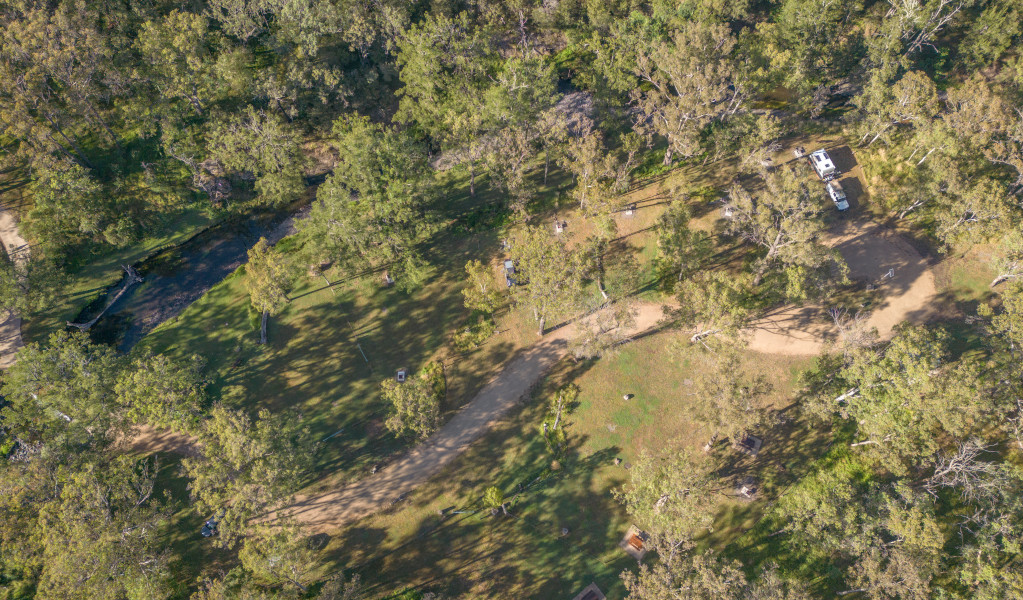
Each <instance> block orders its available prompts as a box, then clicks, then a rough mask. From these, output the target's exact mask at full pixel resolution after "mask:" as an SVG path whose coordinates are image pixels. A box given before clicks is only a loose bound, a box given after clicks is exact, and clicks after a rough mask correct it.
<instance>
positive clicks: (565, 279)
mask: <svg viewBox="0 0 1023 600" xmlns="http://www.w3.org/2000/svg"><path fill="white" fill-rule="evenodd" d="M511 255H512V260H513V261H514V262H515V269H516V272H517V273H518V274H519V277H518V279H517V280H516V285H515V286H514V287H513V288H512V293H513V296H514V298H515V300H516V302H518V303H519V304H522V305H525V306H526V307H528V308H529V309H531V310H532V312H533V319H534V320H535V321H536V322H537V334H538V335H541V336H542V335H543V334H544V330H545V327H546V325H547V319H548V318H550V317H552V316H554V315H557V314H563V313H565V312H568V311H570V310H571V308H572V305H573V304H574V302H575V300H576V298H577V297H578V295H579V293H580V291H581V286H582V275H583V273H582V268H581V266H580V264H579V257H578V256H576V255H573V253H572V252H570V251H569V250H568V249H567V248H565V246H564V245H563V244H562V243H561V242H559V241H558V240H556V239H554V238H553V237H552V236H551V233H550V231H549V230H548V229H547V228H546V227H529V228H527V229H526V230H525V231H523V232H522V233H520V234H519V235H517V236H516V237H515V238H514V240H513V241H512V249H511Z"/></svg>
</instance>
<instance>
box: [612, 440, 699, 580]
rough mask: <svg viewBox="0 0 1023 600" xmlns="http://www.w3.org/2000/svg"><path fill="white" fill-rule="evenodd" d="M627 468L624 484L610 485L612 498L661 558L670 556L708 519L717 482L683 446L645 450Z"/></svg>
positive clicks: (688, 543)
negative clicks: (647, 535) (638, 525)
mask: <svg viewBox="0 0 1023 600" xmlns="http://www.w3.org/2000/svg"><path fill="white" fill-rule="evenodd" d="M629 473H630V476H631V478H630V482H629V484H627V485H626V486H624V487H623V488H622V489H620V490H615V491H614V492H613V493H614V495H615V498H617V499H618V501H619V502H621V503H622V504H624V505H625V509H626V510H627V511H628V512H629V514H630V515H631V516H632V517H633V518H635V519H636V520H637V521H638V522H640V523H641V524H643V526H644V527H645V528H646V530H647V531H648V532H650V533H651V534H652V536H653V543H654V545H655V547H656V548H657V551H658V554H660V556H661V559H662V560H665V561H671V560H674V558H675V557H676V556H677V555H678V554H679V553H680V552H683V551H686V550H689V549H690V548H691V547H692V546H693V537H694V536H695V535H696V534H697V532H698V531H699V529H701V528H702V527H706V526H707V525H710V523H711V520H712V515H713V511H712V508H711V507H712V505H713V504H714V500H713V498H711V494H712V493H713V492H714V491H716V490H717V488H718V485H717V483H716V482H715V481H714V479H713V477H712V476H711V473H710V471H709V469H708V465H707V464H706V463H705V462H704V461H702V460H699V459H697V458H694V457H693V456H692V454H691V453H690V452H689V451H688V450H687V449H682V450H675V451H672V452H662V453H661V454H657V455H652V454H647V453H644V454H643V455H642V456H641V457H640V459H639V460H638V461H636V463H635V464H633V465H632V469H630V471H629Z"/></svg>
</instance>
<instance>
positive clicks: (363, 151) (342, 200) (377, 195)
mask: <svg viewBox="0 0 1023 600" xmlns="http://www.w3.org/2000/svg"><path fill="white" fill-rule="evenodd" d="M334 136H335V139H336V145H337V148H338V150H339V152H340V159H339V162H338V165H337V167H336V168H335V169H334V173H333V174H332V175H331V176H330V177H328V178H327V181H326V182H324V183H323V184H322V185H321V186H320V188H319V190H318V191H317V196H316V197H317V202H316V204H315V205H314V207H313V211H312V213H311V214H310V217H309V219H308V220H307V221H306V222H305V223H304V224H303V226H302V228H303V230H305V231H307V232H309V233H308V235H309V237H310V239H311V240H312V243H313V245H314V246H315V247H317V248H318V249H319V250H320V251H321V252H322V253H324V254H326V255H327V256H330V257H331V258H337V259H340V260H342V261H344V262H347V263H352V264H355V265H360V266H361V265H365V264H366V263H373V262H377V261H395V262H396V263H397V264H396V268H395V271H396V272H397V271H399V270H400V271H401V272H402V273H404V274H405V277H396V278H395V279H396V281H401V280H403V279H407V278H409V277H413V278H414V277H419V276H421V273H422V271H423V266H424V263H423V260H422V258H421V257H420V256H419V255H418V253H417V251H416V250H415V244H416V243H417V242H418V241H420V239H421V237H422V236H423V235H424V234H426V233H428V232H429V230H430V228H431V224H430V216H429V214H428V213H427V210H426V203H427V201H428V199H429V197H430V193H431V192H430V182H429V180H428V178H427V174H428V170H427V169H428V166H427V163H426V152H425V148H424V147H423V146H422V144H421V143H419V142H418V141H417V140H415V139H414V138H413V137H412V136H411V135H410V134H409V133H408V132H406V131H402V130H400V129H398V128H395V127H390V128H389V127H385V126H383V125H378V124H374V123H371V122H370V121H369V119H367V118H365V117H357V116H350V117H342V118H340V119H338V120H337V121H336V122H335V123H334ZM402 285H410V284H409V283H408V282H402ZM413 287H414V286H413Z"/></svg>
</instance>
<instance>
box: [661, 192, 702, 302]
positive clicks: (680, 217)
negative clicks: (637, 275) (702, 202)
mask: <svg viewBox="0 0 1023 600" xmlns="http://www.w3.org/2000/svg"><path fill="white" fill-rule="evenodd" d="M691 219H692V211H691V210H690V209H689V206H688V204H686V202H685V201H684V199H683V200H675V201H674V202H672V203H671V204H670V205H668V208H667V209H665V211H664V213H662V214H661V216H660V217H659V218H658V219H657V226H656V227H657V250H658V252H657V272H658V274H659V276H660V277H661V279H662V281H664V285H665V287H666V288H667V289H669V290H671V289H673V288H674V287H675V285H677V284H678V283H679V282H681V281H682V280H684V279H686V278H687V277H688V276H690V275H691V274H693V273H695V272H696V271H698V270H699V269H700V267H701V266H702V265H703V263H704V262H705V261H706V260H707V258H708V257H709V256H710V252H711V242H710V237H709V236H708V235H707V234H706V232H703V231H700V230H693V229H690V228H689V221H690V220H691Z"/></svg>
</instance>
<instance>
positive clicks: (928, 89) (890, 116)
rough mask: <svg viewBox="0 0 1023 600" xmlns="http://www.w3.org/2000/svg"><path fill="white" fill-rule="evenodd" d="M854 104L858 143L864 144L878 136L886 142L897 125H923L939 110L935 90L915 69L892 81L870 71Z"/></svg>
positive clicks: (926, 78) (928, 79)
mask: <svg viewBox="0 0 1023 600" xmlns="http://www.w3.org/2000/svg"><path fill="white" fill-rule="evenodd" d="M855 103H856V106H857V108H858V109H859V110H860V112H861V117H860V119H859V124H860V128H861V130H862V131H863V132H864V133H863V136H862V137H861V138H860V143H864V142H866V144H867V145H870V144H873V143H874V142H876V141H878V140H879V139H880V140H885V141H888V140H889V139H890V132H891V131H892V129H893V128H894V127H896V126H897V125H903V124H909V125H914V126H920V125H921V124H922V125H926V124H927V123H928V122H929V121H930V120H932V119H934V118H935V117H936V116H937V115H938V111H939V105H938V89H937V87H936V86H935V85H934V82H933V81H931V79H930V78H929V77H928V76H927V75H925V74H924V73H921V72H919V71H910V72H908V73H906V74H905V75H903V76H902V77H900V78H899V80H898V81H896V82H895V83H894V84H892V83H891V82H889V81H888V80H887V79H885V78H884V77H883V75H882V74H881V73H879V72H874V73H873V76H872V77H871V79H870V80H869V81H868V83H867V85H866V86H865V87H864V89H863V92H862V94H861V95H860V96H858V97H857V98H856V100H855ZM867 138H870V140H869V141H867Z"/></svg>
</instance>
